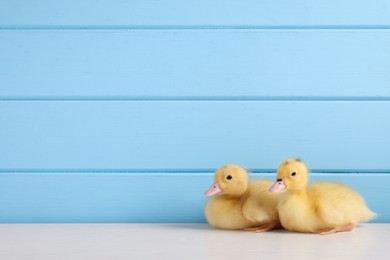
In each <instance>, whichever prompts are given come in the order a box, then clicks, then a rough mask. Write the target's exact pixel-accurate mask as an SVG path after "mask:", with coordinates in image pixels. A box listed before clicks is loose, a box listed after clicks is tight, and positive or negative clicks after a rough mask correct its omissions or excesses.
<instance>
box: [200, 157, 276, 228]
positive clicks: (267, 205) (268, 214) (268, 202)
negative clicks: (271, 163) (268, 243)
mask: <svg viewBox="0 0 390 260" xmlns="http://www.w3.org/2000/svg"><path fill="white" fill-rule="evenodd" d="M228 176H231V179H230V180H227V177H228ZM214 179H215V183H214V184H213V186H211V188H210V189H209V190H208V191H207V192H206V193H205V195H206V196H210V195H214V194H218V193H220V195H217V196H215V197H213V198H212V199H210V200H209V202H208V203H207V205H206V208H205V216H206V219H207V222H208V223H209V224H210V225H211V226H213V227H215V228H220V229H247V230H253V231H258V232H259V231H268V230H271V229H273V228H275V227H277V226H278V225H279V221H278V213H277V203H278V197H279V196H278V195H277V194H269V192H268V188H269V187H270V186H271V185H272V182H270V181H266V180H256V181H253V182H250V183H249V182H248V176H247V172H246V171H245V170H244V169H243V168H241V167H240V166H238V165H234V164H228V165H226V166H224V167H222V168H220V169H218V170H217V172H216V174H215V177H214ZM215 190H217V191H218V192H215Z"/></svg>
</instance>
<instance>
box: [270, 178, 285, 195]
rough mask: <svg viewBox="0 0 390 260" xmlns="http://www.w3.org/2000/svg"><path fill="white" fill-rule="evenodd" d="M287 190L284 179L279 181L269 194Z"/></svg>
mask: <svg viewBox="0 0 390 260" xmlns="http://www.w3.org/2000/svg"><path fill="white" fill-rule="evenodd" d="M285 188H287V186H286V185H285V184H284V182H283V179H277V181H276V182H275V183H274V185H272V186H271V187H270V188H269V189H268V192H269V193H275V192H279V191H281V190H284V189H285Z"/></svg>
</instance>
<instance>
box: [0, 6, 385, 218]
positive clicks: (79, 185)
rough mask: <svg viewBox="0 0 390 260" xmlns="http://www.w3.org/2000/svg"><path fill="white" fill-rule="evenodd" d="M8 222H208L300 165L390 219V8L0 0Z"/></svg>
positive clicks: (0, 206) (0, 164) (0, 212)
mask: <svg viewBox="0 0 390 260" xmlns="http://www.w3.org/2000/svg"><path fill="white" fill-rule="evenodd" d="M0 61H1V62H0V222H2V223H21V222H28V223H30V222H203V221H204V217H203V207H204V204H205V202H206V200H205V199H204V198H203V195H202V194H203V191H205V190H206V189H207V188H208V186H209V185H210V184H211V182H212V175H213V171H214V170H215V169H216V168H217V167H219V166H221V165H222V164H225V163H228V162H236V163H239V164H241V165H243V166H245V167H247V168H248V169H250V170H251V172H252V176H253V177H263V178H267V179H270V180H273V179H274V177H275V169H276V167H277V166H278V164H279V162H280V160H282V159H284V158H286V157H289V156H294V157H301V158H303V159H305V160H306V161H307V163H308V164H309V166H310V168H311V169H312V180H314V181H315V180H332V181H338V182H344V183H347V184H349V185H351V186H352V187H354V188H356V189H357V190H358V191H359V192H361V193H362V194H363V195H364V196H365V198H366V200H367V202H368V204H369V205H370V207H371V208H372V209H373V210H374V211H376V212H377V213H378V214H379V218H377V219H376V220H375V221H377V222H389V221H390V207H389V203H388V198H389V197H390V134H389V133H390V120H389V119H390V3H389V2H388V1H387V0H380V1H358V2H356V1H349V0H347V1H342V3H340V1H336V0H327V1H315V2H313V3H312V2H310V1H285V3H284V2H280V1H245V2H243V1H230V0H229V1H226V0H225V1H175V0H170V1H161V2H158V1H147V0H144V1H88V0H86V1H61V2H59V1H45V0H37V1H34V2H30V1H21V0H15V1H4V0H0Z"/></svg>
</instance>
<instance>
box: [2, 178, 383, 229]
mask: <svg viewBox="0 0 390 260" xmlns="http://www.w3.org/2000/svg"><path fill="white" fill-rule="evenodd" d="M312 175H313V176H312V180H313V181H317V180H330V181H338V182H343V183H346V184H349V185H350V186H352V187H354V188H355V189H357V190H358V191H359V192H360V193H361V194H362V195H363V196H364V197H365V198H366V201H367V203H368V205H369V206H370V207H371V208H372V210H374V211H376V212H377V213H378V214H379V217H378V218H377V219H376V220H375V222H389V221H390V209H389V207H388V201H387V200H386V199H384V198H389V196H390V189H389V185H388V184H389V183H390V174H349V175H344V174H312ZM253 176H254V177H262V178H267V179H270V180H273V179H274V178H275V175H274V174H256V175H253ZM212 180H213V178H212V174H211V173H207V174H203V173H194V174H191V175H188V174H160V173H155V174H151V173H146V174H143V175H137V174H132V173H122V174H118V173H106V174H103V173H90V174H85V173H72V174H60V173H46V174H45V173H43V174H42V173H1V175H0V212H1V213H0V222H1V223H53V222H67V223H75V222H76V223H77V222H84V223H85V222H204V221H205V220H204V217H203V207H204V205H205V203H206V199H205V198H204V197H203V192H204V191H205V190H206V189H207V188H208V187H209V185H211V182H212Z"/></svg>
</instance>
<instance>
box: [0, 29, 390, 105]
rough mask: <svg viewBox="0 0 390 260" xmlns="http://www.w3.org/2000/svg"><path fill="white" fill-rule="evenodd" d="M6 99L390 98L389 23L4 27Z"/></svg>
mask: <svg viewBox="0 0 390 260" xmlns="http://www.w3.org/2000/svg"><path fill="white" fill-rule="evenodd" d="M0 38H1V41H0V57H1V60H2V62H1V63H0V98H3V99H5V98H21V99H23V98H76V99H77V98H87V99H88V98H103V99H110V98H119V99H120V98H124V99H126V98H190V99H191V98H197V97H198V98H204V97H208V98H210V97H211V98H213V97H222V98H227V97H228V98H229V97H239V98H251V99H256V98H259V97H260V98H261V97H267V98H272V97H285V98H290V97H298V98H299V97H312V98H313V97H314V98H316V97H325V98H326V97H331V98H334V97H336V98H349V97H351V98H356V97H357V98H366V97H369V98H378V97H379V98H390V88H389V82H390V73H389V68H390V31H388V30H375V31H370V30H369V31H367V30H358V31H356V30H352V31H351V30H342V31H340V30H327V31H318V30H284V31H283V30H249V31H242V30H228V31H225V30H222V31H220V30H200V31H197V30H163V31H159V30H157V31H156V30H146V31H143V30H121V31H112V30H106V31H101V30H98V31H94V30H92V31H88V30H87V31H85V30H71V31H61V30H59V31H58V30H53V31H31V30H30V31H29V30H27V31H25V30H15V31H12V30H11V31H8V30H7V31H0Z"/></svg>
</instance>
